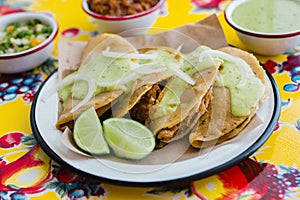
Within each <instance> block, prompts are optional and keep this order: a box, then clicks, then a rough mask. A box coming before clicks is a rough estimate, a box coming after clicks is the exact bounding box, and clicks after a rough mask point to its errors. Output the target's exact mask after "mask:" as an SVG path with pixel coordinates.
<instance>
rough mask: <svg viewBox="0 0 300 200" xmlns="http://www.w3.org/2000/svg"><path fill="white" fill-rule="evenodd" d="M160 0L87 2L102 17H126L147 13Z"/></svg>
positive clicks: (97, 0) (99, 0)
mask: <svg viewBox="0 0 300 200" xmlns="http://www.w3.org/2000/svg"><path fill="white" fill-rule="evenodd" d="M158 2H159V0H87V4H88V6H89V8H90V10H92V11H94V12H95V13H98V14H101V15H109V16H125V15H132V14H136V13H140V12H143V11H146V10H148V9H150V8H152V7H154V6H155V5H156V4H157V3H158Z"/></svg>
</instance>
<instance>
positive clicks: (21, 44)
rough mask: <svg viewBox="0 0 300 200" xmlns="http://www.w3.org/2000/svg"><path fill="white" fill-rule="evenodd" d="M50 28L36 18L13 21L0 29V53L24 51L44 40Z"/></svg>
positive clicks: (50, 30)
mask: <svg viewBox="0 0 300 200" xmlns="http://www.w3.org/2000/svg"><path fill="white" fill-rule="evenodd" d="M52 31H53V30H52V28H51V27H50V26H48V25H46V24H43V23H42V22H41V21H40V20H38V19H33V20H27V21H24V22H13V23H11V24H9V25H8V26H7V27H5V29H4V30H0V55H1V54H11V53H17V52H21V51H25V50H27V49H30V48H32V47H35V46H37V45H39V44H41V43H42V42H43V41H45V40H46V39H47V38H48V37H49V36H50V35H51V33H52Z"/></svg>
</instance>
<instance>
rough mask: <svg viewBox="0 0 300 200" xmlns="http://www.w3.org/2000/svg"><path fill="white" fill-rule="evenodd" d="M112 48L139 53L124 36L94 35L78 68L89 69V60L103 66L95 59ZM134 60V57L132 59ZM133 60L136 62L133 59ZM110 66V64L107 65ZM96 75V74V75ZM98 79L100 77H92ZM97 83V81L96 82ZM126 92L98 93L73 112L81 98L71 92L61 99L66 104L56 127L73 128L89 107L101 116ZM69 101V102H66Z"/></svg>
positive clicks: (116, 90)
mask: <svg viewBox="0 0 300 200" xmlns="http://www.w3.org/2000/svg"><path fill="white" fill-rule="evenodd" d="M107 48H110V50H111V51H116V52H121V53H135V54H137V53H138V52H137V50H136V49H135V48H134V47H133V46H132V45H131V44H130V43H129V42H127V40H125V39H124V38H122V37H120V36H118V35H115V34H101V35H97V36H96V37H93V38H91V39H90V40H89V42H88V43H87V45H86V46H85V49H84V51H83V55H82V63H81V65H80V67H79V69H78V72H80V70H82V71H83V70H85V71H88V70H89V69H88V68H89V66H87V65H88V64H89V62H91V63H92V62H94V63H96V64H98V65H97V67H98V66H99V67H102V66H101V64H100V63H97V62H96V61H94V60H93V59H94V58H97V57H99V55H100V54H101V52H102V51H104V50H106V49H107ZM132 60H133V59H132ZM133 62H135V61H134V60H133ZM92 64H93V63H92ZM107 66H108V67H109V65H107ZM107 66H103V67H107ZM83 67H85V69H83ZM95 76H96V75H95ZM92 78H94V79H95V80H97V78H98V77H92ZM95 84H96V83H95ZM123 93H124V91H123V90H120V89H115V90H111V91H103V92H100V93H98V94H96V95H95V96H94V97H93V98H92V99H90V100H89V102H87V103H86V104H84V105H83V106H81V107H80V108H79V109H78V110H76V111H75V112H73V113H71V110H72V108H73V107H74V106H75V105H77V104H78V103H79V102H80V101H81V99H76V98H74V96H72V95H74V94H72V93H70V95H69V97H68V98H67V99H64V100H63V99H60V101H61V104H62V105H64V107H63V110H62V112H61V114H60V116H59V118H58V121H57V123H56V127H57V128H58V129H60V130H63V129H64V127H65V126H68V127H69V128H70V129H72V128H73V125H74V120H75V119H76V118H77V117H78V116H79V115H80V114H81V113H82V112H83V111H84V110H86V109H87V108H88V107H90V106H94V107H95V109H96V111H97V114H98V116H101V115H102V114H103V113H105V112H106V111H107V110H109V109H110V108H111V106H112V104H113V103H114V102H115V100H116V99H117V98H119V97H120V96H121V95H122V94H123ZM64 101H67V102H64Z"/></svg>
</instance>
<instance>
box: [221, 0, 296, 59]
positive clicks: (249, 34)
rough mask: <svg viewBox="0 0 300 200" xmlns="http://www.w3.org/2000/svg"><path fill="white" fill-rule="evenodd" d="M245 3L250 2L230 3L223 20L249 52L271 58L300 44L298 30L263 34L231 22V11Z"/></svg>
mask: <svg viewBox="0 0 300 200" xmlns="http://www.w3.org/2000/svg"><path fill="white" fill-rule="evenodd" d="M247 1H251V0H239V1H232V2H231V3H230V4H229V5H228V6H227V7H226V9H225V20H226V21H227V23H228V24H229V25H230V26H231V27H232V28H233V29H235V31H236V33H237V36H238V37H239V38H240V40H241V41H242V42H243V43H244V44H245V46H246V48H248V50H249V51H252V52H253V53H257V54H261V55H268V56H273V55H278V54H282V53H284V52H287V51H289V50H291V49H292V48H293V47H295V46H297V45H298V44H300V29H298V30H294V31H289V32H282V33H265V32H257V31H253V30H249V29H246V28H244V27H241V26H239V25H238V24H237V23H236V22H234V21H233V20H232V13H233V11H234V10H235V9H236V8H237V7H238V6H239V5H241V4H243V3H245V2H247ZM284 9H285V8H282V12H289V11H288V10H286V11H285V10H284ZM263 20H267V19H263ZM299 20H300V19H299ZM286 23H288V22H286Z"/></svg>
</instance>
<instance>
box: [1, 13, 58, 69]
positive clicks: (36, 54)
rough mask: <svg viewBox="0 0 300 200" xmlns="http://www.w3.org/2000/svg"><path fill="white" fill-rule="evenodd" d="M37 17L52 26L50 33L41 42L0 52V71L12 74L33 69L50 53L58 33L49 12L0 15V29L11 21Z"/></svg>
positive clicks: (54, 21) (56, 25)
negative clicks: (19, 48)
mask: <svg viewBox="0 0 300 200" xmlns="http://www.w3.org/2000/svg"><path fill="white" fill-rule="evenodd" d="M33 19H38V20H40V21H41V22H42V23H43V24H46V25H49V26H50V27H51V28H52V33H51V35H50V36H49V37H48V38H47V39H46V40H45V41H44V42H42V43H41V44H39V45H37V46H35V47H32V48H30V49H28V50H24V51H20V52H17V53H10V54H0V73H5V74H12V73H20V72H24V71H27V70H30V69H33V68H35V67H37V66H39V65H41V64H42V63H43V62H44V61H46V60H47V59H48V58H49V57H50V56H51V54H52V51H53V48H54V39H55V37H56V35H57V33H58V24H57V22H56V20H55V19H54V18H53V17H52V16H50V15H49V14H46V13H43V12H18V13H13V14H8V15H4V16H1V17H0V30H3V29H5V28H6V27H7V26H8V25H9V24H11V23H12V22H23V21H27V20H33Z"/></svg>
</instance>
